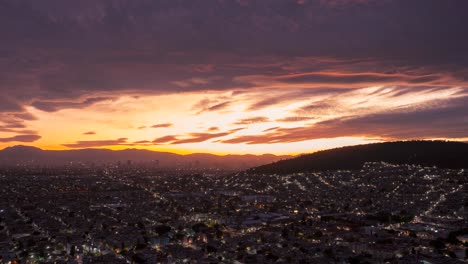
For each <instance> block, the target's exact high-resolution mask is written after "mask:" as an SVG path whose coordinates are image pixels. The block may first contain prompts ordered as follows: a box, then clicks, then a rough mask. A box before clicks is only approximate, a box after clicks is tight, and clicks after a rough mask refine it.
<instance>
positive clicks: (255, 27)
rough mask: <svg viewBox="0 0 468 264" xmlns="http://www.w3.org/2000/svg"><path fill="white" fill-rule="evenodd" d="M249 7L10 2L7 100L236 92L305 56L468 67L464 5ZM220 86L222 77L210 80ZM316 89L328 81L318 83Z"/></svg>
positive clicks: (4, 56)
mask: <svg viewBox="0 0 468 264" xmlns="http://www.w3.org/2000/svg"><path fill="white" fill-rule="evenodd" d="M245 3H246V4H240V2H239V1H217V0H216V1H215V0H208V1H202V2H198V1H196V2H195V1H177V0H176V1H174V0H171V1H145V0H140V1H138V0H137V1H134V0H131V1H130V0H121V1H104V0H95V1H88V0H84V1H71V0H65V1H56V0H44V1H33V0H21V1H16V0H1V1H0V7H1V8H0V34H1V36H2V48H1V49H0V69H1V71H2V72H3V73H2V77H5V78H0V79H1V80H2V81H1V82H0V87H1V88H0V89H2V91H6V90H10V91H13V94H12V96H13V97H14V98H15V97H17V98H18V99H19V101H20V102H23V103H27V102H30V101H31V99H36V98H38V99H40V100H44V99H45V97H46V96H47V97H49V98H66V99H76V98H77V97H78V96H82V95H83V94H86V93H92V92H99V91H114V90H146V91H152V92H154V91H165V92H168V91H169V92H171V91H181V90H194V89H195V90H199V89H207V88H211V89H222V88H228V87H233V84H232V83H230V82H229V80H230V77H236V76H242V75H246V74H248V71H251V70H252V68H256V69H257V71H259V72H257V73H259V74H263V75H264V74H266V73H272V72H277V73H287V72H284V69H285V67H286V68H287V66H288V65H278V64H276V65H275V64H272V63H271V62H272V61H275V62H276V63H278V61H283V62H287V61H290V60H291V59H293V58H301V57H330V58H339V59H340V60H341V61H347V60H355V59H368V58H373V59H374V60H376V61H378V62H380V61H388V62H389V64H386V65H390V66H389V68H391V69H393V68H395V67H403V66H404V67H407V66H413V67H427V66H431V67H433V68H434V69H435V71H436V72H439V71H440V70H443V71H444V72H449V71H450V72H453V71H454V70H460V69H462V68H466V66H467V63H468V50H467V49H466V47H467V46H468V31H467V30H468V29H467V28H466V27H463V26H461V25H465V24H468V17H467V16H466V15H465V10H466V9H467V8H468V2H466V1H464V0H453V1H437V0H430V1H427V0H415V1H404V0H394V1H320V0H310V1H295V0H291V1H246V2H245ZM262 58H263V59H264V58H272V60H271V61H270V65H269V66H268V67H267V66H266V65H263V66H262V67H257V66H258V65H257V64H258V62H259V61H260V62H261V61H262ZM354 70H355V71H357V72H360V71H362V70H365V71H368V70H370V69H354ZM374 70H375V69H374ZM377 70H378V71H380V69H377ZM282 71H283V72H282ZM3 75H4V76H3ZM215 76H223V78H221V79H219V80H218V79H216V78H215V79H210V78H213V77H215ZM309 77H310V76H309ZM460 77H462V76H460ZM328 78H329V77H327V78H325V81H333V80H329V79H328ZM398 78H399V76H380V77H376V76H375V75H370V76H347V77H346V78H344V77H341V78H339V79H340V80H341V81H343V82H349V81H351V82H357V81H362V80H365V81H366V82H369V81H372V82H379V81H382V80H385V81H389V80H391V81H397V80H398ZM437 78H438V77H437V76H426V77H420V78H412V79H410V80H409V82H412V83H420V82H424V83H427V82H434V81H436V80H437ZM317 79H318V80H319V81H321V80H323V79H324V77H323V76H314V78H312V79H311V80H312V81H314V80H317ZM186 80H189V82H186V83H185V84H188V85H184V83H183V82H184V81H186ZM203 80H210V81H209V83H208V82H206V81H203ZM299 80H301V78H293V79H289V80H288V81H294V82H297V81H299ZM307 80H308V81H309V79H307ZM174 82H179V83H178V84H179V85H177V83H174ZM180 84H182V85H180ZM15 89H21V90H20V91H18V90H17V91H15ZM24 90H27V92H24ZM11 108H14V109H17V108H18V106H17V105H16V106H15V105H11ZM54 109H55V108H54Z"/></svg>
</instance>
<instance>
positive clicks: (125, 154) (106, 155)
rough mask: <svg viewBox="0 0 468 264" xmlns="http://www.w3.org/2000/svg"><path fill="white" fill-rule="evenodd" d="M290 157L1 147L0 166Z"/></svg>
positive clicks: (235, 164)
mask: <svg viewBox="0 0 468 264" xmlns="http://www.w3.org/2000/svg"><path fill="white" fill-rule="evenodd" d="M290 157H291V156H276V155H271V154H265V155H258V156H257V155H226V156H218V155H213V154H204V153H198V154H188V155H179V154H175V153H169V152H157V151H150V150H141V149H125V150H109V149H78V150H42V149H40V148H36V147H31V146H21V145H19V146H13V147H7V148H5V149H3V150H0V165H16V164H31V165H64V164H69V163H70V162H82V163H88V164H91V163H94V164H103V163H116V162H121V163H124V164H127V162H129V161H130V162H132V163H133V164H135V163H141V162H145V163H149V162H152V163H154V164H158V166H160V167H166V168H167V167H198V168H207V167H216V168H224V169H247V168H251V167H255V166H260V165H263V164H268V163H272V162H275V161H278V160H280V159H285V158H290Z"/></svg>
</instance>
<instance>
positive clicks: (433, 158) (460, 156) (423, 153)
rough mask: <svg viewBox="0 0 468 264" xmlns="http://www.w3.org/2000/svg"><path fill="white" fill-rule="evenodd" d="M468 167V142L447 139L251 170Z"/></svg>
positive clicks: (331, 153) (363, 148)
mask: <svg viewBox="0 0 468 264" xmlns="http://www.w3.org/2000/svg"><path fill="white" fill-rule="evenodd" d="M372 161H377V162H378V161H383V162H389V163H393V164H419V165H425V166H437V167H440V168H456V169H458V168H468V144H467V143H462V142H447V141H400V142H386V143H374V144H367V145H358V146H350V147H342V148H336V149H330V150H323V151H319V152H315V153H312V154H306V155H301V156H299V157H296V158H292V159H288V160H281V161H278V162H275V163H272V164H268V165H263V166H260V167H257V168H252V169H250V170H248V171H247V172H248V173H278V174H287V173H294V172H306V171H320V170H338V169H360V168H361V167H362V165H363V164H364V163H365V162H372Z"/></svg>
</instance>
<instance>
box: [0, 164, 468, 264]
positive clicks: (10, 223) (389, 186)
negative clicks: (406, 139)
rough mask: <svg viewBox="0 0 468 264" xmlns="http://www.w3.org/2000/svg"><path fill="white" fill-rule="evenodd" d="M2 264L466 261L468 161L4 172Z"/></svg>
mask: <svg viewBox="0 0 468 264" xmlns="http://www.w3.org/2000/svg"><path fill="white" fill-rule="evenodd" d="M0 184H1V186H2V190H1V193H0V195H1V197H2V200H1V203H0V256H1V258H0V260H1V261H2V262H3V263H20V262H21V261H22V262H21V263H23V262H24V263H421V262H422V261H426V262H427V263H465V261H466V260H467V259H468V257H467V253H468V252H467V251H468V250H467V249H468V247H467V246H468V230H467V226H468V170H466V169H442V168H437V167H435V166H431V167H427V166H426V167H424V166H420V165H414V164H390V163H386V162H366V163H364V164H363V166H362V168H361V169H359V170H326V171H315V172H301V173H291V174H264V173H255V170H249V171H244V172H236V171H232V170H231V171H228V170H222V169H219V168H203V167H200V165H198V167H192V168H188V167H187V168H183V169H181V168H172V169H171V168H164V167H163V166H159V164H158V166H155V165H154V164H151V165H147V166H143V165H142V164H140V165H137V164H133V163H132V162H131V161H130V160H129V161H127V162H118V163H114V164H106V165H94V164H93V165H86V164H77V165H72V164H70V165H64V166H61V167H57V166H54V167H31V165H24V166H21V165H20V164H17V165H15V166H10V167H4V168H2V169H1V170H0Z"/></svg>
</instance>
